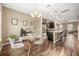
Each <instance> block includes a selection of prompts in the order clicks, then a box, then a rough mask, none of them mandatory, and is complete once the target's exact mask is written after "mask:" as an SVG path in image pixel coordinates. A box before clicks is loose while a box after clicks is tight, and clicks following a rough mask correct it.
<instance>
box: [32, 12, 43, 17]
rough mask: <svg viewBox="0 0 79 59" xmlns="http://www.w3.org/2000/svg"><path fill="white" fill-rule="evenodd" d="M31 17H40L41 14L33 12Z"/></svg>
mask: <svg viewBox="0 0 79 59" xmlns="http://www.w3.org/2000/svg"><path fill="white" fill-rule="evenodd" d="M31 16H32V17H41V16H42V14H41V13H39V12H34V13H31Z"/></svg>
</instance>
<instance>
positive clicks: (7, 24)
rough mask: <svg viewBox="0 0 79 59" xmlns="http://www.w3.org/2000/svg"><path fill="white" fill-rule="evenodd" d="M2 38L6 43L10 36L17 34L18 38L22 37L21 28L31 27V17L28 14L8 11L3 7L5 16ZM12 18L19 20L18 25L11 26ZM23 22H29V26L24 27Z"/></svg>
mask: <svg viewBox="0 0 79 59" xmlns="http://www.w3.org/2000/svg"><path fill="white" fill-rule="evenodd" d="M2 16H3V17H2V18H3V19H2V38H3V42H5V41H6V38H7V37H8V36H9V35H10V34H16V35H17V38H19V36H20V29H21V28H25V29H26V28H28V27H29V20H31V17H30V16H29V15H27V14H24V13H21V12H18V11H15V10H12V9H8V8H5V7H3V15H2ZM11 18H17V19H18V25H12V24H11ZM23 20H27V21H28V26H23Z"/></svg>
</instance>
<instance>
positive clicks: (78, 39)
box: [78, 18, 79, 40]
mask: <svg viewBox="0 0 79 59" xmlns="http://www.w3.org/2000/svg"><path fill="white" fill-rule="evenodd" d="M78 40H79V18H78Z"/></svg>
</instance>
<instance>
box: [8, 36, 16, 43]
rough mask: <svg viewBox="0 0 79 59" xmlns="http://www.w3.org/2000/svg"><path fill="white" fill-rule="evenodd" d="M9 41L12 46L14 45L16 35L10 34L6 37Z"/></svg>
mask: <svg viewBox="0 0 79 59" xmlns="http://www.w3.org/2000/svg"><path fill="white" fill-rule="evenodd" d="M8 39H9V41H10V43H11V44H14V43H15V39H16V35H14V34H12V35H10V36H9V37H8Z"/></svg>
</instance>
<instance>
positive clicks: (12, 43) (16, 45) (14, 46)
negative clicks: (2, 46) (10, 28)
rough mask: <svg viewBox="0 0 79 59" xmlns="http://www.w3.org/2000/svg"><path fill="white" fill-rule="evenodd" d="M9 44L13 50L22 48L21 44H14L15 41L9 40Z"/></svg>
mask: <svg viewBox="0 0 79 59" xmlns="http://www.w3.org/2000/svg"><path fill="white" fill-rule="evenodd" d="M9 42H10V44H11V47H12V48H14V49H16V48H21V47H23V46H24V44H23V43H22V42H18V43H16V42H15V40H11V39H9Z"/></svg>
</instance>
